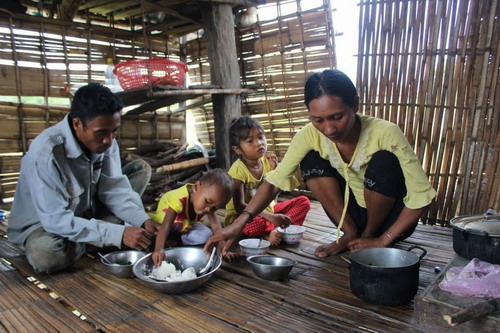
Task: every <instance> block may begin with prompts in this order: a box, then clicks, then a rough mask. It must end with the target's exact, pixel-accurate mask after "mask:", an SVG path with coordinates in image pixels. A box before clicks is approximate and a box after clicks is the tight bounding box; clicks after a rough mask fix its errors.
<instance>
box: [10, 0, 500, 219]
mask: <svg viewBox="0 0 500 333" xmlns="http://www.w3.org/2000/svg"><path fill="white" fill-rule="evenodd" d="M301 3H305V2H303V1H295V0H294V1H290V0H283V1H281V0H278V1H267V2H266V5H263V6H267V7H268V9H269V10H275V11H276V12H277V16H276V19H273V20H269V21H262V20H261V21H259V22H258V24H256V25H254V26H251V27H246V28H238V29H237V30H236V34H237V47H238V56H239V59H240V67H241V76H242V85H243V86H244V87H250V88H255V89H256V91H257V92H256V93H255V94H249V95H246V96H245V100H244V105H243V112H244V113H246V114H250V115H252V116H254V117H256V118H258V119H259V120H260V121H261V122H262V124H263V125H264V127H265V129H266V130H267V133H268V139H269V145H270V147H269V149H270V150H272V151H274V152H276V153H277V155H278V156H279V157H282V156H283V154H284V153H285V152H286V150H287V147H288V145H289V143H290V140H291V138H292V137H293V135H294V134H295V133H296V132H297V131H298V130H299V129H300V128H301V127H302V126H304V125H305V124H306V123H307V122H308V119H307V110H306V109H305V107H304V104H303V86H304V82H305V79H306V77H307V75H308V73H309V72H311V71H317V70H322V69H325V68H332V67H336V60H335V44H334V37H333V31H334V29H333V27H334V25H335V22H332V21H331V16H330V15H329V13H330V11H331V10H332V8H331V7H330V3H329V1H327V0H325V1H324V2H323V3H322V5H321V6H319V7H317V8H303V7H301V6H300V4H301ZM294 4H295V6H296V8H295V10H294V11H289V10H288V11H286V10H284V8H285V7H288V6H290V5H294ZM359 8H360V20H361V23H360V40H359V51H358V79H357V86H358V88H359V92H360V97H361V101H362V111H361V112H362V113H366V114H370V115H373V116H377V117H381V118H385V119H388V120H391V121H393V122H395V123H397V124H399V126H400V127H401V128H402V129H403V131H404V132H405V134H406V135H407V137H408V139H409V141H410V143H411V145H412V146H413V147H414V148H415V151H416V153H417V155H418V156H419V158H420V159H421V161H422V163H423V166H424V169H425V170H426V172H427V173H428V175H429V178H430V179H431V182H432V184H433V185H434V187H435V188H436V189H437V191H438V197H437V199H436V201H435V202H434V203H433V205H432V207H431V209H430V211H429V212H428V214H427V221H426V222H428V223H431V224H434V223H441V224H446V223H447V221H449V219H451V218H452V217H454V216H457V215H466V214H478V213H481V212H483V211H484V210H486V209H487V208H489V207H493V208H498V209H500V207H498V204H499V200H500V186H499V182H500V180H499V179H498V178H497V177H496V174H497V172H498V168H499V166H498V164H499V163H498V162H499V153H498V149H499V145H500V136H499V135H498V130H499V127H500V123H499V115H500V103H499V101H498V99H499V98H500V97H499V96H500V94H499V90H500V85H499V68H500V60H499V56H498V49H499V45H500V26H499V18H500V4H498V1H497V0H494V1H490V0H469V1H465V0H439V1H435V0H427V1H421V0H418V1H417V0H404V1H403V0H400V1H397V0H396V1H395V0H387V1H385V0H382V1H377V2H373V1H364V0H362V1H360V5H359ZM0 27H3V28H5V29H7V30H5V29H4V30H2V31H1V34H0V44H1V45H2V49H4V50H11V52H10V53H9V52H2V53H0V60H4V61H11V62H15V61H17V62H19V61H26V62H32V63H36V64H40V66H38V67H36V66H32V67H30V66H17V67H16V66H5V65H0V69H1V73H2V75H3V78H4V79H3V80H1V81H0V89H1V90H2V92H3V93H6V94H7V93H8V94H12V95H23V96H26V95H35V96H45V97H47V98H48V97H50V96H60V95H61V94H62V93H64V89H63V90H61V89H62V88H64V87H66V86H67V85H68V84H75V83H79V82H88V81H89V80H104V77H103V73H102V71H100V70H96V69H95V68H96V67H95V65H96V64H104V63H105V58H106V57H108V56H109V55H112V57H113V58H114V59H115V62H119V61H123V60H127V59H130V58H134V57H146V56H150V55H153V56H158V57H166V56H168V57H172V56H173V57H174V59H176V60H177V59H179V58H180V56H181V55H182V60H183V61H186V62H187V63H188V65H189V74H190V80H191V84H210V65H209V62H208V59H207V54H206V47H205V45H204V43H205V42H204V38H203V36H202V34H200V35H199V36H198V37H197V38H192V39H190V40H189V41H187V42H186V43H184V44H181V43H179V41H177V40H168V41H166V40H156V39H150V40H146V39H144V38H140V36H137V35H134V36H132V35H127V34H124V33H123V31H122V32H120V31H118V30H116V29H110V28H106V29H105V28H99V27H96V28H94V29H93V30H92V32H91V31H89V30H86V29H84V27H80V26H78V25H63V24H59V25H48V24H46V23H45V22H42V21H36V20H32V21H24V20H12V19H10V18H5V17H0ZM19 27H23V28H29V29H32V30H33V31H38V32H39V34H38V35H37V36H34V37H33V36H30V37H27V36H21V35H18V33H17V31H16V29H17V28H19ZM42 32H44V33H42ZM51 33H53V35H52V34H51ZM60 35H63V36H70V37H71V38H66V39H65V40H61V39H58V38H59V37H56V36H60ZM101 39H102V40H104V43H101V42H100V43H90V42H88V41H89V40H101ZM56 58H57V59H56ZM61 59H63V60H62V62H64V63H66V64H67V66H66V67H64V68H62V69H52V68H51V66H50V64H51V63H53V62H61ZM75 63H80V64H83V65H85V66H84V69H83V70H81V69H76V68H75V67H74V66H70V65H72V64H75ZM206 98H207V97H206V96H205V97H200V98H199V100H196V101H193V103H199V105H201V106H200V107H193V108H192V110H193V111H194V116H195V122H196V126H197V129H198V133H199V138H200V141H201V142H202V143H203V144H204V145H205V146H207V148H212V147H213V144H214V142H213V140H214V133H213V118H212V115H211V112H212V110H211V104H210V102H209V101H208V102H207V101H204V99H206ZM66 111H67V110H66V109H65V108H56V107H50V108H48V107H46V106H27V105H23V104H22V103H3V104H1V105H0V117H1V119H2V122H0V128H1V129H2V130H1V131H0V153H1V154H7V155H8V156H7V155H4V156H0V161H1V166H0V167H1V172H0V180H1V185H2V192H3V195H4V196H5V197H8V196H10V195H11V194H12V193H13V190H14V187H15V183H16V180H17V172H18V170H19V160H20V156H21V155H22V153H23V152H24V151H25V150H26V149H27V147H28V146H29V141H30V140H31V139H32V138H33V137H34V136H35V135H36V134H37V133H39V132H40V131H41V130H43V128H45V127H47V126H49V125H50V124H53V123H54V122H56V121H57V120H58V119H60V117H61V116H62V115H63V114H65V112H66ZM142 117H144V118H142ZM183 131H184V112H183V111H179V112H177V113H174V114H173V115H171V116H170V117H168V118H167V117H162V116H161V115H157V114H152V113H151V114H147V115H142V116H140V117H138V118H137V119H135V118H134V119H131V120H130V123H127V124H126V129H125V130H124V132H123V134H122V136H123V138H122V142H121V145H122V146H123V147H126V148H130V149H134V147H138V146H140V145H141V144H144V143H147V142H151V141H154V140H156V139H164V140H172V141H175V142H180V140H182V135H183ZM15 154H17V155H15Z"/></svg>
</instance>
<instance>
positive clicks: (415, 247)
mask: <svg viewBox="0 0 500 333" xmlns="http://www.w3.org/2000/svg"><path fill="white" fill-rule="evenodd" d="M413 249H419V250H421V251H422V254H421V255H419V256H418V259H419V261H420V260H422V258H423V257H425V255H426V254H427V250H426V249H424V248H423V247H420V246H418V245H413V246H410V248H409V249H408V250H407V251H409V252H411V250H413Z"/></svg>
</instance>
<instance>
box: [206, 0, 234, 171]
mask: <svg viewBox="0 0 500 333" xmlns="http://www.w3.org/2000/svg"><path fill="white" fill-rule="evenodd" d="M201 15H202V21H203V27H204V29H205V38H206V40H207V53H208V59H209V61H210V76H211V80H212V82H211V83H212V85H215V86H222V87H223V88H224V89H230V88H233V89H239V88H240V87H241V86H240V70H239V67H238V56H237V52H236V40H235V36H234V17H233V11H232V8H231V5H228V4H222V3H206V4H202V5H201ZM212 104H213V112H214V123H215V124H214V126H215V150H216V165H217V167H219V168H224V169H228V168H229V166H230V163H231V161H230V156H231V155H230V152H231V150H230V147H229V144H228V130H229V124H230V122H231V119H232V118H234V117H239V116H240V115H241V97H240V95H226V94H216V95H212Z"/></svg>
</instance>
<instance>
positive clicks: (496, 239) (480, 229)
mask: <svg viewBox="0 0 500 333" xmlns="http://www.w3.org/2000/svg"><path fill="white" fill-rule="evenodd" d="M450 223H451V225H452V227H453V250H455V252H456V253H457V254H458V255H460V256H462V257H464V258H466V259H469V260H472V259H473V258H477V259H479V260H483V261H487V262H489V263H492V264H500V214H498V213H496V212H495V213H494V214H488V212H487V213H486V214H484V215H468V216H458V217H455V218H453V219H451V221H450Z"/></svg>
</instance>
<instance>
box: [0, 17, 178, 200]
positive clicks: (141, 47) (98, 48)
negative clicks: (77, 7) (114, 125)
mask: <svg viewBox="0 0 500 333" xmlns="http://www.w3.org/2000/svg"><path fill="white" fill-rule="evenodd" d="M2 15H6V14H2V12H0V49H1V50H2V52H0V73H1V75H2V80H0V95H2V96H15V97H17V102H14V103H7V102H0V208H4V209H9V204H10V201H11V200H12V197H13V195H14V190H15V186H16V184H17V179H18V176H19V169H20V160H21V157H22V155H23V154H24V153H25V152H26V151H27V149H28V148H29V144H30V142H31V140H33V139H34V138H35V136H37V135H38V134H39V133H40V132H42V131H43V130H44V129H45V128H47V127H49V126H51V125H53V124H55V123H57V122H58V121H60V120H61V119H62V118H63V117H64V116H65V115H66V114H67V112H68V106H69V103H70V99H71V93H74V91H75V90H76V89H77V88H78V87H79V86H81V85H84V84H86V83H88V82H101V83H104V82H105V77H104V68H105V65H106V58H108V57H111V58H113V59H114V61H115V63H118V62H121V61H126V60H129V59H132V58H146V57H149V56H154V57H162V58H165V57H170V58H173V59H175V60H178V59H179V54H180V45H179V43H178V42H176V41H171V40H158V39H155V38H153V37H150V38H148V39H145V38H144V36H142V34H134V33H133V32H126V31H123V30H119V29H111V28H108V27H102V26H90V25H86V24H82V23H77V22H71V23H66V22H62V21H57V20H50V19H46V18H38V17H32V16H16V17H11V16H2ZM32 96H36V97H39V98H41V100H43V101H44V103H43V104H44V105H33V104H28V103H25V101H26V100H27V98H28V97H32ZM54 98H59V100H58V101H57V103H60V104H61V105H62V104H64V105H66V106H54V104H53V103H54V102H53V101H54ZM48 105H50V106H48ZM184 136H185V121H184V114H183V113H178V114H173V115H172V114H168V113H148V114H143V115H140V116H130V115H125V116H124V117H122V126H121V129H120V132H119V136H118V141H119V143H120V147H121V148H122V149H123V150H134V149H136V148H137V147H141V146H143V145H146V144H150V143H152V142H154V141H165V142H170V143H173V144H175V145H178V146H180V145H181V144H182V141H183V139H184Z"/></svg>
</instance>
